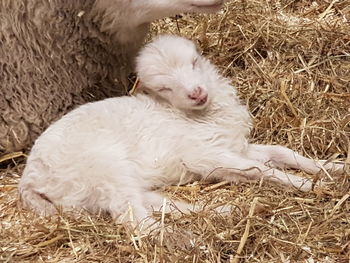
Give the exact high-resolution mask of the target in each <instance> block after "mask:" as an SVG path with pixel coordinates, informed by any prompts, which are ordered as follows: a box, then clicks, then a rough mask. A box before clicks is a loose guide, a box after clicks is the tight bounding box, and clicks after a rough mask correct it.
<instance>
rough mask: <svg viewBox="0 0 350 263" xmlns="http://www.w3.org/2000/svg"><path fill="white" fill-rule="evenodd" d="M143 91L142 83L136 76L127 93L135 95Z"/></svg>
mask: <svg viewBox="0 0 350 263" xmlns="http://www.w3.org/2000/svg"><path fill="white" fill-rule="evenodd" d="M143 91H144V85H143V84H142V82H141V81H140V79H139V78H137V79H136V81H135V83H134V85H133V86H132V88H131V90H130V91H129V95H131V96H132V95H135V94H136V93H141V92H143Z"/></svg>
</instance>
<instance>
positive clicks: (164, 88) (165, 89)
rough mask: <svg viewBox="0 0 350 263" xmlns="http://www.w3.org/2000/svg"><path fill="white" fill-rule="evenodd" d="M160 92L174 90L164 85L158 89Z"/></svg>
mask: <svg viewBox="0 0 350 263" xmlns="http://www.w3.org/2000/svg"><path fill="white" fill-rule="evenodd" d="M158 91H159V92H170V91H173V90H172V89H171V88H167V87H162V88H160V89H158Z"/></svg>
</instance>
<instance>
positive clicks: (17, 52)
mask: <svg viewBox="0 0 350 263" xmlns="http://www.w3.org/2000/svg"><path fill="white" fill-rule="evenodd" d="M95 5H97V2H96V1H93V0H75V1H62V0H52V1H44V0H37V1H31V0H28V1H12V0H2V1H0V79H1V82H0V94H1V95H0V112H1V116H0V153H1V152H3V153H4V152H5V153H7V152H9V151H16V150H22V149H26V148H27V147H29V146H31V144H32V143H33V141H34V140H35V139H36V137H37V136H38V135H39V134H40V133H41V132H42V131H43V130H44V129H45V128H46V127H47V126H48V125H49V124H50V123H52V122H53V121H54V120H56V119H57V118H59V117H60V116H62V115H63V114H64V113H66V112H67V111H68V110H70V109H72V108H73V107H74V106H76V105H79V104H82V103H85V102H89V101H93V100H97V99H102V98H106V97H111V96H116V95H121V94H124V93H125V89H124V88H123V85H122V82H123V79H124V80H125V81H124V82H127V81H126V75H127V73H128V72H129V71H130V66H131V64H132V63H131V58H132V57H133V56H134V54H135V53H136V52H137V50H138V48H139V47H140V46H141V44H142V43H143V39H144V37H145V35H146V34H147V31H148V27H147V24H145V27H140V28H139V29H138V31H136V29H135V32H134V33H135V35H132V34H129V35H130V36H133V39H132V41H131V43H127V45H125V44H123V43H120V41H119V37H120V36H119V35H118V36H116V33H115V32H109V31H108V30H109V28H106V29H105V30H104V31H103V30H102V29H101V28H105V27H107V25H108V23H110V24H113V23H114V20H113V19H110V20H111V21H112V22H111V21H110V20H108V19H109V17H108V14H106V15H103V12H100V11H99V9H98V8H97V7H96V6H95ZM118 15H119V16H121V17H122V16H123V14H122V12H119V13H117V14H115V16H116V17H118ZM106 20H108V21H107V22H106ZM113 25H114V26H115V28H116V29H114V30H116V31H117V33H120V32H118V28H119V27H120V25H119V24H118V21H117V22H115V23H114V24H113ZM106 31H108V33H106ZM120 34H121V33H120Z"/></svg>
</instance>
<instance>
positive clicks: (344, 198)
mask: <svg viewBox="0 0 350 263" xmlns="http://www.w3.org/2000/svg"><path fill="white" fill-rule="evenodd" d="M349 21H350V3H349V1H347V0H346V1H323V0H317V1H313V2H311V1H306V0H304V1H303V0H301V1H292V2H291V1H269V2H268V3H267V2H266V1H262V0H256V1H231V2H230V3H228V4H227V6H226V8H225V9H224V10H223V11H222V12H221V13H220V14H217V15H210V16H204V15H200V16H183V17H181V18H177V19H166V20H162V21H160V22H158V23H157V24H154V27H153V33H154V35H155V34H159V33H164V32H167V33H176V34H181V35H184V36H187V37H189V38H192V39H194V40H197V41H198V44H199V46H201V47H202V48H203V50H204V54H205V55H206V56H207V57H209V58H211V59H212V60H213V61H214V62H215V64H216V65H218V66H219V67H220V68H221V70H222V72H223V73H224V74H225V75H226V76H228V77H229V78H231V79H232V82H233V84H234V85H236V86H237V87H238V90H239V92H240V95H241V97H242V99H243V100H244V101H245V102H246V103H247V104H248V105H249V108H250V111H251V112H252V114H253V117H254V121H255V129H254V130H253V134H252V135H253V141H254V142H261V143H278V144H282V145H285V146H288V147H290V148H292V149H294V150H297V151H299V152H301V153H303V154H304V155H306V156H311V157H315V158H316V157H317V158H320V159H321V158H329V159H332V158H334V157H337V158H342V159H344V160H346V159H347V156H348V152H349V148H350V142H349V138H350V128H349V126H350V125H349V123H350V111H349V108H350V103H349V100H350V86H349V83H350V48H349V47H350V45H349V43H350V33H349V30H348V29H349ZM24 161H25V156H23V155H22V154H20V153H11V154H10V155H7V156H2V157H0V162H1V171H0V176H1V177H0V180H1V192H0V211H1V212H0V217H1V223H0V226H1V228H0V236H1V239H0V251H1V252H0V260H1V261H4V262H78V261H81V262H116V261H117V262H306V263H311V262H331V263H332V262H334V263H335V262H348V261H349V257H350V231H349V229H350V227H349V226H350V216H349V215H350V201H349V200H350V194H349V187H350V182H349V178H350V174H349V171H348V172H347V173H346V174H345V175H344V176H342V177H339V178H336V177H334V176H333V175H332V174H328V175H326V174H321V175H320V176H326V178H325V180H326V181H328V182H329V185H328V187H327V188H322V189H319V190H317V191H315V192H311V193H301V192H296V191H286V190H285V188H282V187H280V186H278V185H276V184H267V183H266V182H260V183H255V184H254V183H252V184H241V185H238V186H235V185H229V184H225V183H221V184H216V185H215V184H214V185H200V184H193V185H188V186H182V187H167V188H166V189H165V192H166V193H168V194H169V195H171V196H174V197H173V198H180V199H185V200H186V201H192V202H195V201H200V202H204V203H206V202H207V203H208V204H214V203H215V204H218V205H220V204H222V203H229V204H231V205H234V206H236V207H237V209H236V210H234V211H232V214H231V215H230V216H228V217H223V216H220V215H218V214H216V213H214V212H211V211H203V212H201V213H196V214H192V215H183V216H181V217H180V218H173V217H172V216H170V215H166V216H165V217H164V218H163V217H162V214H155V217H157V218H159V220H163V222H164V225H166V226H169V227H170V228H173V229H174V230H175V233H176V234H171V233H168V232H167V231H162V229H160V232H159V234H157V235H156V234H155V235H150V236H139V235H138V233H133V232H131V231H130V230H128V229H126V228H125V227H124V226H122V225H115V224H114V223H113V222H112V221H111V219H110V217H108V216H105V215H97V216H96V215H86V214H84V213H82V214H81V215H79V216H77V215H74V216H73V215H70V214H62V215H60V216H57V217H51V218H38V217H37V216H36V215H35V214H32V213H31V212H28V211H24V210H23V209H21V207H20V204H19V200H18V194H17V182H18V179H19V176H20V174H21V172H22V169H23V165H24V164H23V163H24ZM348 161H349V160H348Z"/></svg>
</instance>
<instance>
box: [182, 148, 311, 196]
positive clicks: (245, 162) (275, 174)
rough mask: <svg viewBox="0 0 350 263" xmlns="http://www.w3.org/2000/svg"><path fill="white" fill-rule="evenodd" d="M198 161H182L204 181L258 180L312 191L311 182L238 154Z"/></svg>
mask: <svg viewBox="0 0 350 263" xmlns="http://www.w3.org/2000/svg"><path fill="white" fill-rule="evenodd" d="M208 157H209V156H206V157H205V158H202V159H201V161H200V162H198V159H193V158H191V157H189V158H188V159H187V160H184V163H185V165H186V166H187V167H188V169H189V170H190V171H191V172H194V173H197V174H200V175H201V176H202V177H203V178H204V179H206V178H208V177H210V176H212V177H214V178H216V179H219V180H223V181H234V182H237V181H239V179H237V177H238V178H247V179H249V180H251V179H255V180H257V179H260V178H266V179H267V180H270V181H275V182H279V183H282V184H285V185H287V186H293V187H296V188H298V189H300V190H302V191H309V190H311V189H312V182H311V181H310V180H308V179H306V178H302V177H299V176H295V175H292V174H288V173H285V172H282V171H280V170H278V169H275V168H271V167H268V166H267V165H265V164H263V163H262V162H260V161H257V160H252V159H249V158H247V157H244V156H242V155H240V154H238V153H232V152H226V153H217V152H216V153H215V154H213V156H212V158H210V159H209V158H208Z"/></svg>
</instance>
